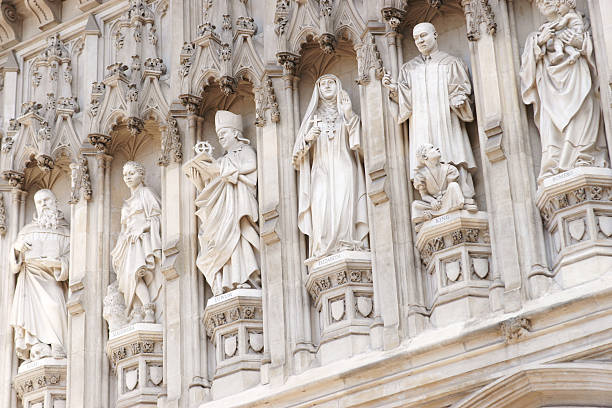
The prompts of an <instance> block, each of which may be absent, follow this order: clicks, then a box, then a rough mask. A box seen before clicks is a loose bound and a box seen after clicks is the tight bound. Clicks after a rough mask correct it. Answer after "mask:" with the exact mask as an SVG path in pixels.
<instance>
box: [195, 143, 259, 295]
mask: <svg viewBox="0 0 612 408" xmlns="http://www.w3.org/2000/svg"><path fill="white" fill-rule="evenodd" d="M216 166H217V167H218V169H217V170H216V172H217V174H216V176H214V177H212V178H211V180H210V181H209V182H208V184H206V186H205V187H204V189H203V190H202V192H201V193H200V194H199V195H198V196H197V197H196V206H197V207H198V211H197V212H196V215H197V216H198V217H199V218H200V220H201V226H200V233H199V234H198V239H199V242H200V253H199V255H198V258H197V260H196V264H197V266H198V268H199V269H200V271H201V272H202V273H203V274H204V276H205V277H206V281H207V282H208V283H209V285H211V286H212V285H213V281H214V278H215V275H216V274H217V272H219V271H221V272H222V285H223V288H224V289H226V290H232V289H235V288H236V287H237V286H238V285H240V284H244V283H247V281H251V282H253V283H256V284H258V283H259V282H258V281H259V232H258V229H257V220H258V214H259V208H258V205H257V199H256V192H257V189H256V186H257V154H256V153H255V150H254V149H253V148H252V147H251V146H249V145H247V144H244V143H243V144H240V145H239V146H238V147H236V148H234V149H232V150H230V151H229V152H227V153H226V154H225V155H224V156H222V157H221V158H220V159H218V160H217V161H216Z"/></svg>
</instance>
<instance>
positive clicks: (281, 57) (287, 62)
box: [276, 51, 300, 75]
mask: <svg viewBox="0 0 612 408" xmlns="http://www.w3.org/2000/svg"><path fill="white" fill-rule="evenodd" d="M276 59H277V60H278V63H279V64H280V65H282V66H283V75H295V71H296V69H297V67H298V65H299V64H300V56H299V55H297V54H293V53H291V52H288V51H281V52H278V53H276Z"/></svg>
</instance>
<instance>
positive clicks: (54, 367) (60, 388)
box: [14, 357, 67, 408]
mask: <svg viewBox="0 0 612 408" xmlns="http://www.w3.org/2000/svg"><path fill="white" fill-rule="evenodd" d="M66 367H67V360H66V359H65V358H64V359H61V360H58V359H55V358H52V357H47V358H42V359H40V360H37V361H33V362H31V363H27V364H22V365H21V366H20V367H19V371H18V373H17V375H16V376H15V380H14V386H15V390H16V391H17V396H18V397H19V399H20V400H21V406H22V407H23V408H47V407H49V408H65V407H66Z"/></svg>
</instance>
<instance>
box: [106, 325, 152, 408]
mask: <svg viewBox="0 0 612 408" xmlns="http://www.w3.org/2000/svg"><path fill="white" fill-rule="evenodd" d="M106 354H107V355H108V358H109V359H110V360H111V364H112V366H113V369H114V372H115V374H116V375H117V405H116V406H117V408H126V407H149V406H150V407H156V406H157V397H158V395H159V394H160V393H161V392H162V388H161V385H162V381H163V329H162V325H161V324H153V323H134V324H130V325H129V326H126V327H124V328H121V329H119V330H115V331H112V332H110V336H109V339H108V344H107V345H106Z"/></svg>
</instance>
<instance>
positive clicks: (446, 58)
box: [382, 23, 476, 204]
mask: <svg viewBox="0 0 612 408" xmlns="http://www.w3.org/2000/svg"><path fill="white" fill-rule="evenodd" d="M412 34H413V37H414V43H415V44H416V46H417V48H418V50H419V52H420V53H421V55H420V56H418V57H415V58H413V59H412V60H410V61H408V62H407V63H405V64H404V65H403V66H402V68H401V70H400V75H399V81H398V82H397V83H394V82H393V81H392V79H391V76H390V75H389V74H385V76H384V77H383V80H382V84H383V85H384V86H385V87H386V88H388V89H389V90H390V95H391V98H392V99H393V100H395V101H396V102H398V103H399V116H398V122H399V123H402V122H404V121H405V120H407V119H409V152H410V179H411V180H412V179H414V176H415V173H416V169H417V166H418V164H417V163H418V160H417V158H416V150H417V147H419V146H420V145H422V144H426V143H428V144H432V145H434V146H439V147H440V151H441V153H442V159H443V160H444V161H445V162H447V163H450V164H453V165H454V166H455V167H457V169H458V170H459V180H458V183H459V185H460V186H461V190H462V191H463V195H464V197H466V203H468V204H474V184H473V181H472V176H471V174H470V171H474V170H475V169H476V163H475V161H474V155H473V153H472V148H471V147H470V141H469V138H468V135H467V132H466V130H465V124H464V122H471V121H473V120H474V115H473V114H472V108H471V107H470V103H469V96H470V94H471V92H472V86H471V84H470V78H469V75H468V70H467V68H466V66H465V64H464V63H463V61H461V60H460V59H459V58H457V57H454V56H452V55H449V54H447V53H445V52H443V51H440V50H438V41H437V38H438V34H437V32H436V28H435V27H434V26H433V25H432V24H430V23H420V24H417V25H416V26H415V27H414V30H413V31H412Z"/></svg>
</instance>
